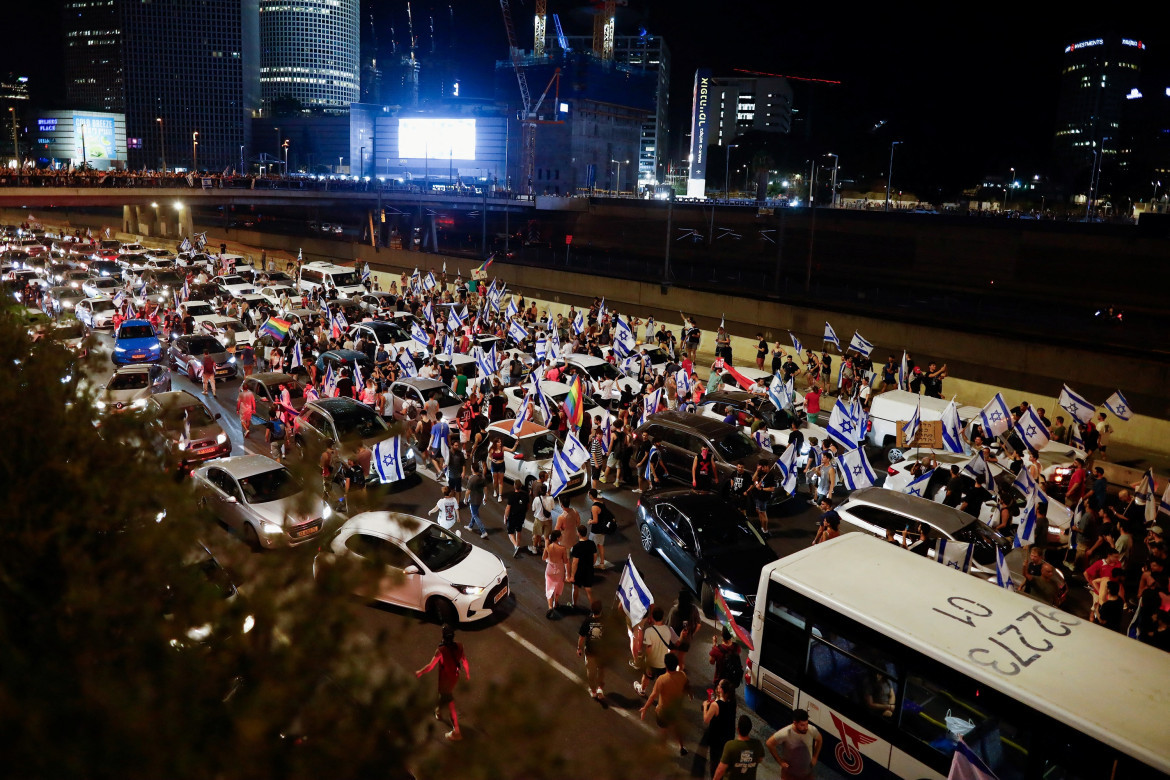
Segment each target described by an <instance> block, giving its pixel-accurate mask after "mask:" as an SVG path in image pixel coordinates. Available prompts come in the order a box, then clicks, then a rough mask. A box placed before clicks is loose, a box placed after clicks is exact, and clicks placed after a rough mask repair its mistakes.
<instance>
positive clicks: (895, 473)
mask: <svg viewBox="0 0 1170 780" xmlns="http://www.w3.org/2000/svg"><path fill="white" fill-rule="evenodd" d="M886 473H887V474H889V475H890V476H891V477H896V476H898V470H897V469H896V468H894V467H893V466H890V467H889V468H888V469H886Z"/></svg>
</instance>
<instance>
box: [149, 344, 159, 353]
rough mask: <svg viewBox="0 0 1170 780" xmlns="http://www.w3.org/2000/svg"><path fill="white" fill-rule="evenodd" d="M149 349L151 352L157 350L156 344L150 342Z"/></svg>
mask: <svg viewBox="0 0 1170 780" xmlns="http://www.w3.org/2000/svg"><path fill="white" fill-rule="evenodd" d="M150 351H151V352H158V344H151V345H150Z"/></svg>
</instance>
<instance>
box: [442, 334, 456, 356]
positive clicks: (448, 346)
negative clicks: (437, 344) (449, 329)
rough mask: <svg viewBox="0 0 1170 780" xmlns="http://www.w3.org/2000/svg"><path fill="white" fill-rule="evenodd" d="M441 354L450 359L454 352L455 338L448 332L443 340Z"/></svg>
mask: <svg viewBox="0 0 1170 780" xmlns="http://www.w3.org/2000/svg"><path fill="white" fill-rule="evenodd" d="M443 354H444V355H446V356H447V358H448V359H450V358H451V357H452V356H454V354H455V339H454V338H453V337H452V336H451V334H450V333H448V334H447V339H446V341H444V342H443Z"/></svg>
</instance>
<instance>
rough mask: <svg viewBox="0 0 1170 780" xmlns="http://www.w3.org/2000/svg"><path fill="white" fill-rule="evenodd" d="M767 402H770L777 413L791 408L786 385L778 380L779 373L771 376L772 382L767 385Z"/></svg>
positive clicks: (790, 398) (790, 397) (790, 399)
mask: <svg viewBox="0 0 1170 780" xmlns="http://www.w3.org/2000/svg"><path fill="white" fill-rule="evenodd" d="M768 400H770V401H771V402H772V405H773V406H775V407H776V410H777V411H783V410H785V409H788V408H791V406H792V396H791V395H790V394H789V392H788V385H787V384H785V383H784V381H783V380H782V379H781V378H780V373H779V372H777V373H776V374H774V375H773V376H772V382H771V384H769V385H768Z"/></svg>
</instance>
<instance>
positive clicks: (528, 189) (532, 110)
mask: <svg viewBox="0 0 1170 780" xmlns="http://www.w3.org/2000/svg"><path fill="white" fill-rule="evenodd" d="M540 8H541V9H542V10H543V8H544V3H541V5H540ZM500 11H501V12H502V13H503V14H504V28H505V29H506V30H507V33H508V50H509V51H510V52H511V55H512V69H513V70H515V71H516V82H517V83H518V84H519V85H520V103H521V108H520V165H521V170H520V178H521V187H522V188H523V192H524V194H526V195H531V194H532V193H533V186H532V185H533V181H534V179H535V174H536V126H537V125H538V124H539V125H551V124H555V125H559V124H564V121H563V120H561V119H559V118H558V108H559V105H560V102H559V101H560V92H561V69H560V68H557V69H556V70H554V71H553V75H552V78H550V79H549V81H548V84H547V85H546V86H545V88H544V92H542V93H540V98H539V99H538V100H537V101H536V103H535V104H533V102H532V95H531V93H530V92H529V91H528V77H527V75H525V73H524V52H523V51H522V50H521V49H520V47H519V46H517V45H516V32H515V29H514V28H513V26H512V11H511V8H510V6H509V0H500ZM554 83H555V84H556V92H555V96H556V97H555V98H554V99H553V118H552V119H540V114H539V112H540V107H541V106H542V105H543V104H544V99H545V98H546V97H547V96H548V91H549V90H550V89H551V88H552V86H553V84H554Z"/></svg>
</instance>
